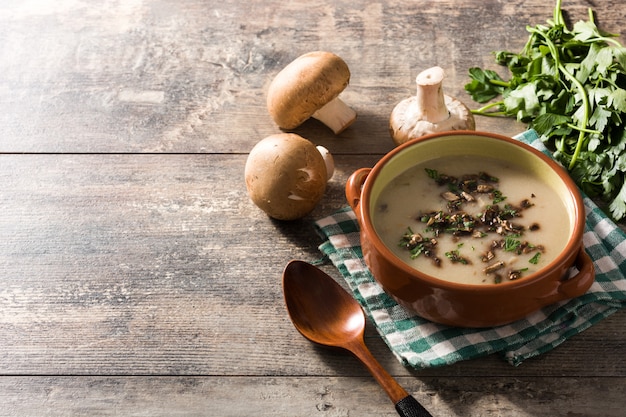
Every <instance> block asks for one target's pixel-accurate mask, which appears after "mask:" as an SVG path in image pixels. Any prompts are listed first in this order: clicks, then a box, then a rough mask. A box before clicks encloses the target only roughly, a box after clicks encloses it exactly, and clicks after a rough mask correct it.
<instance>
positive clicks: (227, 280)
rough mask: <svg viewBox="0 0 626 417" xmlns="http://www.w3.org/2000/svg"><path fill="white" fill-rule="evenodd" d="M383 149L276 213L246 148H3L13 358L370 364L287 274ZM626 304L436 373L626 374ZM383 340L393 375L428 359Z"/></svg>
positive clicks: (343, 160) (284, 369)
mask: <svg viewBox="0 0 626 417" xmlns="http://www.w3.org/2000/svg"><path fill="white" fill-rule="evenodd" d="M376 158H377V157H376V156H343V155H339V156H338V158H337V167H338V173H337V177H336V178H334V179H333V180H332V183H331V186H330V188H329V191H328V193H327V194H328V195H327V196H326V197H325V199H324V202H323V203H322V204H320V206H319V207H318V208H317V209H316V211H315V212H314V213H313V214H312V215H310V216H309V217H307V218H306V219H303V220H301V221H295V222H275V221H272V220H270V219H269V218H267V216H265V215H264V214H263V213H262V212H260V210H258V209H257V208H256V207H255V206H253V205H252V203H251V202H250V201H249V200H248V198H247V195H246V191H245V186H244V183H243V178H242V169H243V165H244V163H245V155H231V156H228V155H178V156H172V155H0V167H2V169H1V170H0V183H2V184H3V187H2V189H1V190H0V212H1V213H2V216H0V230H3V234H4V235H3V239H2V240H0V270H1V274H0V311H1V312H2V315H1V316H0V334H2V338H3V342H2V344H0V357H1V358H3V360H2V361H0V373H2V374H61V375H73V374H78V375H87V374H96V375H115V374H124V375H127V374H129V375H141V374H149V375H161V374H163V375H176V374H187V375H207V374H214V375H238V374H246V375H265V374H270V375H333V374H335V372H337V370H338V369H343V370H347V371H348V372H350V373H351V374H354V375H365V371H364V370H363V369H362V367H361V366H360V365H359V364H358V363H356V362H355V361H353V360H352V359H351V358H349V357H346V356H345V355H343V354H340V353H336V352H329V351H327V350H324V349H318V348H315V347H313V346H311V345H310V343H309V342H308V341H306V340H304V339H303V338H301V337H300V335H299V334H298V333H297V332H296V331H295V329H294V328H293V326H292V325H291V323H290V322H289V320H288V318H287V315H286V312H285V310H284V305H283V299H282V292H281V287H280V274H281V272H282V268H283V266H284V265H285V264H286V263H287V262H288V261H289V260H290V259H292V258H299V259H305V260H311V261H313V260H316V259H319V257H320V256H321V254H320V253H319V252H318V251H317V245H318V244H319V243H320V240H319V238H318V237H317V236H316V234H315V232H314V230H313V227H312V220H313V219H314V218H318V217H321V216H323V215H326V214H330V213H332V212H333V211H334V210H336V209H338V208H340V207H343V206H345V202H344V200H343V188H342V187H343V184H345V180H346V176H347V175H348V174H349V173H351V172H353V170H355V169H357V168H360V167H362V166H370V165H371V164H372V163H374V162H375V160H376ZM325 270H326V271H327V272H329V273H330V274H331V275H333V276H334V277H335V278H337V279H340V277H339V275H338V272H337V271H336V270H334V268H332V267H330V266H326V267H325ZM625 318H626V316H625V315H624V314H616V315H615V316H614V317H611V318H610V319H608V320H606V321H605V322H603V323H600V324H599V325H598V326H596V327H594V328H592V329H590V330H588V331H587V332H585V333H584V334H583V335H580V337H577V338H574V339H573V340H571V341H568V342H567V343H566V344H565V345H564V346H562V347H561V348H559V349H557V350H556V351H554V352H551V353H549V354H548V355H545V357H542V358H539V359H537V360H532V361H529V362H528V363H527V364H524V365H522V367H520V368H517V369H515V368H513V367H511V366H510V365H508V364H505V363H504V362H503V361H502V360H501V359H500V358H497V357H493V358H487V359H484V360H478V361H471V362H467V363H463V364H459V365H458V366H453V367H448V368H443V369H437V370H431V371H428V372H426V374H427V375H448V376H451V375H462V374H465V373H470V374H473V375H511V376H513V375H546V376H555V375H570V376H573V375H584V376H601V375H604V376H626V375H625V373H624V372H626V370H625V369H624V368H623V367H622V366H620V363H621V357H622V356H623V351H624V336H623V335H624V333H623V329H624V326H623V324H624V319H625ZM368 344H369V345H370V346H371V348H372V350H373V351H374V352H375V354H376V356H377V357H379V358H380V360H381V362H383V363H384V364H385V366H386V367H388V368H389V369H390V371H391V372H393V373H394V374H397V375H420V374H421V373H415V372H410V371H408V370H406V369H404V368H403V367H402V366H401V365H400V364H399V363H398V362H397V361H396V360H395V358H393V357H392V355H391V354H390V352H389V350H388V348H387V347H386V346H385V345H384V343H383V342H382V341H381V340H380V339H379V338H378V337H377V335H376V334H375V333H374V332H373V330H372V329H371V328H370V329H369V331H368ZM346 363H349V364H350V365H349V366H348V365H346ZM557 364H558V365H557Z"/></svg>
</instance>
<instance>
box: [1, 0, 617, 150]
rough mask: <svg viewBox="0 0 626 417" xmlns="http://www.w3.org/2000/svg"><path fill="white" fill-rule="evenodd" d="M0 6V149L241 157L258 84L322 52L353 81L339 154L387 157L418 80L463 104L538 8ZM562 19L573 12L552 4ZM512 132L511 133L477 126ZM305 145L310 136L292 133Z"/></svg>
mask: <svg viewBox="0 0 626 417" xmlns="http://www.w3.org/2000/svg"><path fill="white" fill-rule="evenodd" d="M88 4H89V6H85V5H83V4H82V3H80V4H73V3H71V2H62V6H59V7H52V6H49V5H48V6H44V5H40V7H38V8H29V3H28V2H27V3H23V2H8V3H7V2H5V3H3V4H2V5H0V39H2V40H3V42H2V45H3V46H2V48H0V73H1V74H2V77H1V78H0V91H2V94H0V125H2V126H3V134H2V135H0V151H11V152H13V151H14V152H247V151H249V150H250V149H251V147H252V146H253V144H254V143H255V142H256V141H257V140H259V139H261V138H262V137H264V136H266V135H268V134H271V133H274V132H276V131H277V128H276V126H275V125H274V124H273V122H272V121H271V120H270V118H269V116H268V115H267V111H266V108H265V91H266V88H267V85H268V83H269V81H270V80H271V78H272V77H273V76H274V75H275V74H276V73H277V72H278V71H279V70H280V69H281V68H282V67H284V66H285V65H286V64H287V63H288V62H289V61H291V60H292V59H294V58H295V57H296V56H298V55H299V54H301V53H304V52H308V51H311V50H317V49H327V50H331V51H334V52H336V53H338V54H340V55H341V56H342V57H344V59H345V60H346V61H347V62H348V65H349V66H350V67H351V69H352V73H353V74H352V82H351V85H350V87H349V88H348V90H347V91H346V92H345V99H346V101H347V102H349V103H350V104H352V105H353V106H354V107H355V109H356V110H357V111H358V113H359V114H360V117H359V119H358V121H357V123H356V124H355V125H354V126H353V127H352V128H351V129H349V130H348V131H346V132H345V134H343V135H341V138H339V139H338V140H336V142H337V143H336V148H337V150H338V151H341V152H351V153H352V152H357V151H359V152H377V153H384V152H387V151H388V150H389V149H390V148H391V146H392V143H391V141H390V139H389V136H388V133H387V120H388V117H389V114H390V112H391V109H392V108H393V106H394V105H395V104H396V103H397V102H398V101H400V100H402V99H403V98H406V97H407V96H408V95H410V94H413V91H414V79H415V76H416V75H417V73H418V72H419V71H421V70H423V69H425V68H428V67H430V66H433V65H440V66H442V67H443V68H444V69H445V70H446V71H447V74H448V75H447V79H446V83H445V88H446V91H447V92H448V93H449V94H451V95H454V96H457V97H459V98H460V99H461V100H463V101H466V102H467V103H468V104H471V103H470V101H469V97H468V96H467V95H466V94H465V93H464V91H463V85H464V84H465V83H466V82H468V81H469V79H468V76H467V70H468V69H469V68H470V67H472V66H488V67H494V68H495V67H496V66H495V64H494V62H493V56H492V51H494V50H498V49H509V50H511V49H512V50H518V49H520V48H521V46H522V45H523V43H524V42H525V40H526V38H527V33H526V31H525V27H526V25H527V24H538V23H543V22H545V20H546V19H548V18H550V17H551V16H552V7H553V4H552V2H545V1H538V0H534V1H523V0H516V1H507V2H501V1H499V0H473V1H464V2H457V1H453V0H440V1H434V2H430V3H428V4H423V3H421V2H420V3H413V4H411V3H409V4H407V2H401V1H397V0H386V1H382V2H376V3H373V4H369V5H366V6H363V5H362V4H361V3H354V4H352V3H341V4H338V3H336V2H332V1H322V2H316V3H315V4H310V2H302V1H295V2H283V1H276V0H271V1H263V2H247V3H245V7H243V6H242V5H243V3H241V2H238V1H231V2H229V1H226V2H219V3H217V2H214V3H207V2H203V1H197V0H188V1H178V0H165V1H159V2H150V1H138V2H134V3H132V4H130V3H125V2H122V3H119V2H114V1H101V2H93V1H92V2H89V3H88ZM563 6H564V8H566V9H567V10H569V11H570V14H571V16H572V19H573V20H577V19H582V18H586V8H587V5H586V4H583V3H581V2H573V1H565V2H564V5H563ZM621 6H622V3H621V0H607V1H603V2H602V3H599V4H595V5H594V7H595V9H596V10H597V11H598V13H599V15H600V23H601V24H602V27H603V28H604V29H605V30H607V31H611V32H619V31H620V30H622V29H623V28H622V22H623V21H624V19H625V18H626V15H625V14H626V12H625V9H624V7H621ZM478 128H479V129H483V130H489V131H494V132H498V133H503V134H508V135H512V134H515V133H517V132H519V131H521V130H523V126H522V125H521V124H517V123H515V122H512V121H503V120H500V119H490V118H481V119H480V120H479V121H478ZM298 131H299V132H300V133H302V134H303V135H305V136H307V137H309V138H310V139H312V140H315V141H321V142H330V141H332V140H333V136H332V134H331V133H330V132H329V131H328V130H327V129H325V128H321V127H320V126H319V124H316V123H314V122H310V123H307V124H306V125H305V126H303V127H302V129H299V130H298Z"/></svg>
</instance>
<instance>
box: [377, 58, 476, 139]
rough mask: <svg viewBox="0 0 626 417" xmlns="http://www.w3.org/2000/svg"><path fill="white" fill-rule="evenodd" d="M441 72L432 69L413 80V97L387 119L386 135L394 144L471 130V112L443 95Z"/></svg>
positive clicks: (394, 110)
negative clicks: (444, 132)
mask: <svg viewBox="0 0 626 417" xmlns="http://www.w3.org/2000/svg"><path fill="white" fill-rule="evenodd" d="M444 77H445V74H444V71H443V69H442V68H440V67H432V68H429V69H427V70H425V71H422V72H421V73H420V74H419V75H418V76H417V77H416V79H415V82H416V84H417V92H416V94H415V96H413V97H410V98H407V99H405V100H402V101H401V102H400V103H398V104H397V105H396V107H395V108H394V109H393V111H392V112H391V116H390V118H389V132H390V134H391V137H392V138H393V141H394V142H395V143H396V145H400V144H402V143H404V142H406V141H408V140H411V139H414V138H417V137H420V136H424V135H427V134H429V133H435V132H443V131H447V130H474V129H475V128H476V124H475V122H474V116H473V115H472V113H471V111H470V110H469V109H468V108H467V107H466V106H465V105H464V104H463V103H462V102H460V101H459V100H457V99H455V98H453V97H450V96H448V95H446V94H444V93H443V87H442V83H443V79H444Z"/></svg>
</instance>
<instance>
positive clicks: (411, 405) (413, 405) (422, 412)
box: [396, 395, 432, 417]
mask: <svg viewBox="0 0 626 417" xmlns="http://www.w3.org/2000/svg"><path fill="white" fill-rule="evenodd" d="M396 411H397V412H398V414H399V415H400V416H402V417H432V414H430V413H429V412H428V410H426V409H425V408H424V407H423V406H422V404H420V403H419V402H418V401H417V400H416V399H415V398H413V396H411V395H407V396H406V397H404V398H403V399H401V400H400V401H398V402H397V403H396Z"/></svg>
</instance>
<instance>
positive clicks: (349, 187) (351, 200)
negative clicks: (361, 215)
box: [346, 168, 372, 212]
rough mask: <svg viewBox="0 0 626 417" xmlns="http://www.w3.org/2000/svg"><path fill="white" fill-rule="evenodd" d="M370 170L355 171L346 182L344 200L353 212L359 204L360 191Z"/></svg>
mask: <svg viewBox="0 0 626 417" xmlns="http://www.w3.org/2000/svg"><path fill="white" fill-rule="evenodd" d="M371 170H372V168H361V169H357V170H356V171H354V173H352V175H350V177H349V178H348V181H347V182H346V199H347V200H348V204H349V205H350V207H352V210H354V211H355V212H356V211H357V208H358V207H359V203H360V202H361V189H362V188H363V184H364V183H365V179H366V178H367V176H368V175H369V173H370V171H371Z"/></svg>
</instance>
